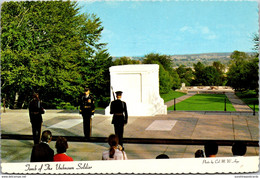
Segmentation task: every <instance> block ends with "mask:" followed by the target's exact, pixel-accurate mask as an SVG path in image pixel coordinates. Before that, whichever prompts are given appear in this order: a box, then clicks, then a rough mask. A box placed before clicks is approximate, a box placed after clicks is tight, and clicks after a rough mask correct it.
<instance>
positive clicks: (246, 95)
mask: <svg viewBox="0 0 260 178" xmlns="http://www.w3.org/2000/svg"><path fill="white" fill-rule="evenodd" d="M235 94H236V95H237V96H238V97H239V98H240V99H241V100H242V101H244V103H246V104H247V105H248V106H249V107H250V108H252V109H254V104H255V111H256V112H258V111H259V101H258V95H257V94H256V92H255V91H252V90H249V91H244V92H236V93H235Z"/></svg>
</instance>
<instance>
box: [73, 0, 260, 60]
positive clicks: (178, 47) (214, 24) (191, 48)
mask: <svg viewBox="0 0 260 178" xmlns="http://www.w3.org/2000/svg"><path fill="white" fill-rule="evenodd" d="M78 5H79V6H80V7H81V13H89V14H92V13H94V14H96V15H97V17H100V19H101V22H102V26H103V27H104V30H103V32H102V38H101V40H100V42H104V43H107V46H106V48H107V49H108V52H109V53H110V55H111V56H117V57H121V56H145V55H147V54H149V53H158V54H161V55H177V54H198V53H211V52H233V51H235V50H238V51H243V52H251V51H252V48H253V47H254V43H253V35H254V34H256V33H257V32H258V28H259V26H258V2H257V1H207V0H204V1H198V0H195V1H188V0H187V1H184V0H179V1H177V0H141V1H137V0H127V1H123V0H106V1H104V0H99V1H98V0H88V1H83V0H82V1H78Z"/></svg>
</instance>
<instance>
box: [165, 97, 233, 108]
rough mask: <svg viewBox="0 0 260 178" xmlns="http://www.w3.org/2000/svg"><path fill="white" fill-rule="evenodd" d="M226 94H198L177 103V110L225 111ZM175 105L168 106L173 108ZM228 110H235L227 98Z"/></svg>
mask: <svg viewBox="0 0 260 178" xmlns="http://www.w3.org/2000/svg"><path fill="white" fill-rule="evenodd" d="M225 98H226V95H225V94H196V95H194V96H192V97H190V98H188V99H186V100H184V101H182V102H180V103H177V104H176V110H181V111H224V108H225ZM173 109H174V106H171V107H169V108H168V110H173ZM226 111H235V108H234V107H233V106H232V104H231V103H230V101H229V100H228V99H226Z"/></svg>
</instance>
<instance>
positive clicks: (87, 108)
mask: <svg viewBox="0 0 260 178" xmlns="http://www.w3.org/2000/svg"><path fill="white" fill-rule="evenodd" d="M79 112H80V114H81V115H82V117H83V130H84V135H85V137H86V138H87V139H89V138H90V136H91V125H92V117H93V116H94V112H95V105H94V97H93V96H92V95H90V90H89V88H85V92H84V95H83V96H82V99H81V103H80V111H79Z"/></svg>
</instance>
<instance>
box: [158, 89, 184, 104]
mask: <svg viewBox="0 0 260 178" xmlns="http://www.w3.org/2000/svg"><path fill="white" fill-rule="evenodd" d="M183 95H186V94H185V93H182V92H178V91H173V90H170V92H169V93H167V94H161V97H162V99H163V100H164V102H168V101H171V100H173V99H174V98H179V97H181V96H183Z"/></svg>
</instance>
